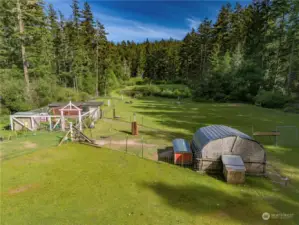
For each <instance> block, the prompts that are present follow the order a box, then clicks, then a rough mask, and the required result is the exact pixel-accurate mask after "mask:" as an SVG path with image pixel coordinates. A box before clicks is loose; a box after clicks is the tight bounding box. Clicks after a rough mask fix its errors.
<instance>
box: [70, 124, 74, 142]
mask: <svg viewBox="0 0 299 225" xmlns="http://www.w3.org/2000/svg"><path fill="white" fill-rule="evenodd" d="M70 133H71V141H73V123H72V122H70Z"/></svg>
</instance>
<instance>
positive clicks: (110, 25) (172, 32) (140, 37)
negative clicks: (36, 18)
mask: <svg viewBox="0 0 299 225" xmlns="http://www.w3.org/2000/svg"><path fill="white" fill-rule="evenodd" d="M46 2H47V3H52V4H53V5H54V7H55V8H56V9H60V10H61V11H62V12H63V14H64V15H65V17H66V18H69V16H70V15H71V12H72V11H71V10H72V9H71V7H70V5H71V0H46ZM80 3H81V1H80ZM95 9H96V8H94V10H93V14H94V18H95V20H96V19H98V20H99V21H100V22H101V23H102V24H103V25H104V26H105V29H106V31H107V32H108V33H109V34H108V40H111V41H115V42H120V41H123V40H130V41H131V40H134V41H136V42H142V41H145V40H146V39H147V38H148V39H149V40H160V39H169V38H173V39H183V38H184V36H185V35H186V34H187V32H188V30H187V29H179V28H169V27H165V26H162V25H157V24H152V23H143V22H139V21H136V20H130V19H125V18H122V17H119V16H113V15H110V14H109V13H108V12H107V11H106V10H105V9H103V8H101V9H99V8H97V9H96V10H95ZM113 14H114V13H113Z"/></svg>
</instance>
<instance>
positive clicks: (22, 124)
mask: <svg viewBox="0 0 299 225" xmlns="http://www.w3.org/2000/svg"><path fill="white" fill-rule="evenodd" d="M13 120H14V121H16V122H17V123H18V124H20V125H21V126H23V127H25V128H26V129H28V130H30V131H33V130H32V129H31V128H29V127H26V126H25V124H24V123H22V122H21V121H20V120H18V119H16V118H13Z"/></svg>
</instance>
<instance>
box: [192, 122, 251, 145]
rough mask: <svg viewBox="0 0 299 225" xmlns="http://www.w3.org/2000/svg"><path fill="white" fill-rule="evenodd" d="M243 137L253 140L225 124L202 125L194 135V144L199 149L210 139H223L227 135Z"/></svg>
mask: <svg viewBox="0 0 299 225" xmlns="http://www.w3.org/2000/svg"><path fill="white" fill-rule="evenodd" d="M232 136H233V137H241V138H244V139H248V140H253V139H252V138H251V137H250V136H248V135H247V134H244V133H242V132H241V131H238V130H236V129H234V128H231V127H227V126H224V125H212V126H207V127H202V128H200V129H198V130H197V131H196V133H195V134H194V136H193V141H192V142H193V145H195V146H194V147H196V149H197V150H200V149H202V148H203V147H204V146H205V145H206V144H208V143H209V142H210V141H213V140H217V139H222V138H226V137H232Z"/></svg>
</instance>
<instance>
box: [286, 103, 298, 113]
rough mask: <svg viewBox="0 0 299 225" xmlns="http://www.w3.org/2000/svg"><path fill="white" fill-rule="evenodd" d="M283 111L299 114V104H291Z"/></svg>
mask: <svg viewBox="0 0 299 225" xmlns="http://www.w3.org/2000/svg"><path fill="white" fill-rule="evenodd" d="M283 111H285V112H290V113H298V114H299V103H289V104H287V105H286V106H285V107H284V109H283Z"/></svg>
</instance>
